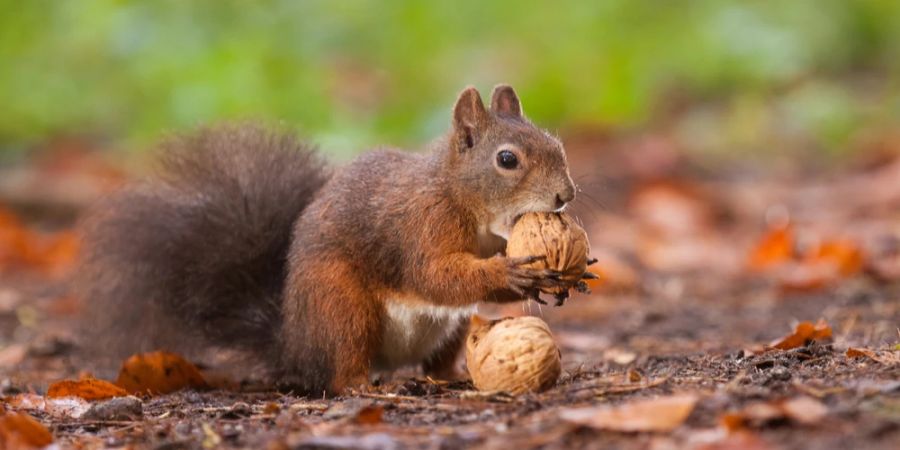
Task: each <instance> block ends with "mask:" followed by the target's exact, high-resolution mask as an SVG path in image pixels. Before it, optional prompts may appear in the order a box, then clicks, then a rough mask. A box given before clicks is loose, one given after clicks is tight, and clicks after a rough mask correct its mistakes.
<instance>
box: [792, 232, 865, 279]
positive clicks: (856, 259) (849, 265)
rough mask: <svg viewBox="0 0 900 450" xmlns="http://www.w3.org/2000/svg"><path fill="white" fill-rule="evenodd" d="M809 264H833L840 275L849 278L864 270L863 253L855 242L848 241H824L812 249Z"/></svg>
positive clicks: (807, 255) (807, 258)
mask: <svg viewBox="0 0 900 450" xmlns="http://www.w3.org/2000/svg"><path fill="white" fill-rule="evenodd" d="M805 260H806V262H807V263H810V264H817V263H826V264H831V265H833V266H834V267H835V268H837V271H838V273H839V274H840V275H842V276H845V277H848V276H851V275H854V274H856V273H859V272H860V271H861V270H862V268H863V260H864V258H863V253H862V250H861V249H860V248H859V245H857V244H856V243H855V242H853V241H850V240H848V239H834V240H828V241H823V242H822V243H820V244H819V245H818V246H816V247H815V248H813V249H811V250H810V251H809V252H808V253H807V254H806V258H805Z"/></svg>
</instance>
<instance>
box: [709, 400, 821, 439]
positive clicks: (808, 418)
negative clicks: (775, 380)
mask: <svg viewBox="0 0 900 450" xmlns="http://www.w3.org/2000/svg"><path fill="white" fill-rule="evenodd" d="M826 415H828V407H826V406H825V405H824V404H823V403H822V402H820V401H818V400H816V399H814V398H812V397H808V396H800V397H794V398H790V399H787V400H779V401H774V402H754V403H750V404H749V405H747V406H745V407H744V408H743V409H741V410H740V411H737V412H731V413H727V414H723V415H722V417H721V418H720V419H719V421H720V422H721V423H722V425H723V426H724V427H725V428H726V429H728V430H729V431H732V432H735V431H740V430H742V429H744V428H746V427H748V426H762V425H765V424H767V423H769V422H772V421H775V420H780V419H790V420H791V421H793V422H796V423H799V424H803V425H815V424H817V423H819V422H820V421H821V420H822V419H823V418H824V417H825V416H826Z"/></svg>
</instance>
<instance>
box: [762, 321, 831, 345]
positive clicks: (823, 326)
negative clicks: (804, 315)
mask: <svg viewBox="0 0 900 450" xmlns="http://www.w3.org/2000/svg"><path fill="white" fill-rule="evenodd" d="M825 339H831V327H830V326H828V324H827V323H825V320H823V319H819V322H818V323H816V324H815V325H813V324H812V322H800V323H798V324H797V326H796V327H795V328H794V332H793V333H791V334H789V335H787V336H785V337H783V338H781V339H778V340H775V341H774V342H772V343H771V344H769V346H771V347H773V348H777V349H780V350H790V349H792V348H797V347H802V346H804V345H806V343H807V342H809V341H818V340H825Z"/></svg>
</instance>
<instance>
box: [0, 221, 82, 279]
mask: <svg viewBox="0 0 900 450" xmlns="http://www.w3.org/2000/svg"><path fill="white" fill-rule="evenodd" d="M78 247H79V240H78V238H77V236H76V235H75V233H74V232H72V231H62V232H59V233H54V234H45V233H38V232H35V231H33V230H30V229H28V228H27V227H26V226H25V225H24V223H23V222H22V221H21V220H20V219H19V218H18V217H17V216H16V215H15V214H14V213H13V212H12V211H9V210H6V209H3V208H0V269H11V268H25V269H35V270H41V271H43V272H44V273H46V274H47V275H54V276H58V275H64V274H66V273H67V272H68V270H69V269H71V268H72V267H73V266H74V263H75V260H76V257H77V254H78Z"/></svg>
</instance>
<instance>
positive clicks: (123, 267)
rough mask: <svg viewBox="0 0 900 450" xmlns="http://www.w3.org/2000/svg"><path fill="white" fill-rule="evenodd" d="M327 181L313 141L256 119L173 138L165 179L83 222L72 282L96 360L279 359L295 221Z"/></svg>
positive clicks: (166, 151) (125, 194) (115, 199)
mask: <svg viewBox="0 0 900 450" xmlns="http://www.w3.org/2000/svg"><path fill="white" fill-rule="evenodd" d="M327 178H328V174H327V172H326V169H325V167H324V163H323V161H322V160H321V159H320V158H319V157H318V156H317V155H316V154H315V153H314V152H313V151H312V150H311V149H310V148H309V147H308V146H307V145H306V144H304V143H303V142H301V141H299V140H297V139H296V138H295V137H293V136H292V135H291V134H289V133H283V132H273V131H270V130H267V129H265V128H263V127H260V126H256V125H246V124H242V125H224V126H217V127H212V128H207V129H203V130H200V131H199V132H197V133H195V134H192V135H188V136H183V137H178V138H174V139H171V140H169V141H168V142H167V143H166V145H164V147H163V155H162V170H161V172H160V174H159V175H158V176H157V177H155V178H152V179H150V180H147V181H145V182H143V183H140V184H137V185H134V186H131V187H128V188H126V189H124V190H122V191H121V192H119V193H117V194H115V195H113V196H111V197H110V198H108V199H106V200H105V201H104V202H102V203H101V204H100V205H98V207H97V208H96V209H95V210H94V211H93V212H92V213H91V214H89V215H88V217H87V218H86V220H85V221H84V227H83V230H84V244H85V245H84V247H85V249H84V250H85V252H84V257H83V264H82V267H81V268H80V271H79V275H78V279H77V280H76V284H75V285H76V288H77V291H78V292H79V295H80V296H81V298H83V299H84V300H85V302H86V304H87V306H88V307H87V308H86V316H85V325H86V326H87V329H88V330H89V331H95V332H94V333H90V336H91V338H90V342H89V344H94V345H91V347H94V348H95V350H96V351H97V352H99V354H98V355H96V356H107V357H110V358H120V357H122V356H126V355H127V354H130V353H133V352H138V351H149V350H154V349H169V350H171V351H178V352H181V353H183V354H186V355H188V356H190V357H195V358H196V357H206V359H209V358H208V357H209V356H210V353H211V352H208V351H207V350H209V349H211V348H214V347H217V348H224V349H231V350H246V351H248V352H247V354H251V355H253V356H257V357H261V359H260V360H259V361H260V362H265V361H269V362H274V361H277V352H278V345H277V332H278V329H279V326H280V322H281V319H280V316H281V311H280V294H281V291H282V288H283V284H284V279H285V271H286V261H285V260H286V256H287V251H288V248H289V244H290V239H291V232H292V225H293V222H294V220H295V219H296V218H297V217H298V216H299V215H300V213H301V212H302V211H303V209H304V208H305V207H306V206H307V205H308V204H309V203H310V201H311V200H312V198H313V196H314V195H315V193H316V191H318V190H319V189H320V188H321V187H322V185H323V184H324V183H325V182H326V181H327ZM201 352H202V353H201Z"/></svg>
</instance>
